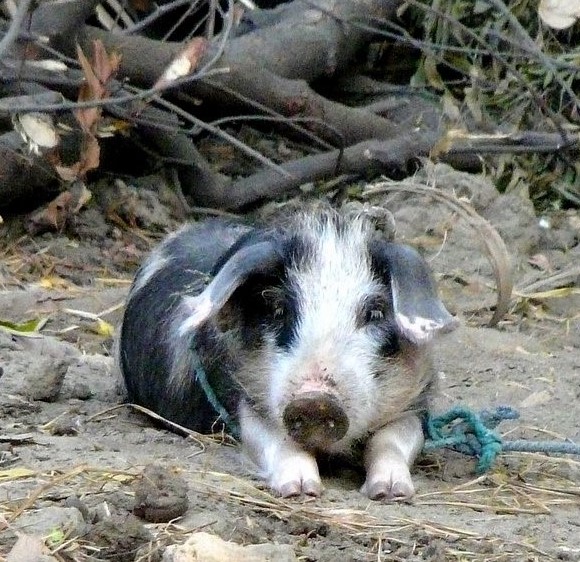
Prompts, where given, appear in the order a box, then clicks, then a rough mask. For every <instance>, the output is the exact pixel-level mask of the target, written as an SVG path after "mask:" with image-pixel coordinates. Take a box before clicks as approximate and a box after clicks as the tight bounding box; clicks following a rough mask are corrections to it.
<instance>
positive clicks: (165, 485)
mask: <svg viewBox="0 0 580 562" xmlns="http://www.w3.org/2000/svg"><path fill="white" fill-rule="evenodd" d="M188 505H189V501H188V499H187V484H186V483H185V480H183V478H181V477H180V476H179V475H177V474H175V473H171V472H170V471H169V470H168V469H166V468H163V467H161V466H156V465H150V466H148V467H146V468H145V470H144V471H143V474H142V475H141V478H140V479H138V480H137V482H136V484H135V507H134V508H133V513H134V514H135V515H137V516H139V517H142V518H143V519H145V520H146V521H150V522H151V523H165V522H167V521H171V520H172V519H175V518H176V517H180V516H181V515H183V514H184V513H185V512H186V511H187V508H188Z"/></svg>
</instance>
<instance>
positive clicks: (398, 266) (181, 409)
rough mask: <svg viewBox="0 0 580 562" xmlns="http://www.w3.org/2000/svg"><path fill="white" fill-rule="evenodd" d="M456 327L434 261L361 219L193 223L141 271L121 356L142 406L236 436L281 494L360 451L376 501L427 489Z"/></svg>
mask: <svg viewBox="0 0 580 562" xmlns="http://www.w3.org/2000/svg"><path fill="white" fill-rule="evenodd" d="M454 326H455V320H454V318H453V317H452V316H451V315H450V314H449V313H448V311H447V310H446V309H445V307H444V306H443V304H442V303H441V301H440V300H439V299H438V297H437V292H436V288H435V285H434V282H433V279H432V276H431V273H430V271H429V268H428V266H427V264H426V262H425V261H424V260H423V258H422V257H421V256H420V255H419V254H418V253H417V252H416V251H415V250H414V249H412V248H410V247H408V246H405V245H402V244H397V243H393V242H390V241H387V240H385V238H384V236H383V235H381V233H380V232H378V231H377V230H376V229H375V227H374V224H373V222H372V221H371V220H369V219H368V218H367V217H366V216H365V215H364V214H359V215H353V214H352V213H346V212H340V211H337V210H332V209H328V208H324V209H317V210H312V211H305V212H302V213H299V214H297V215H296V216H295V217H294V218H293V219H291V220H289V221H286V222H284V223H283V224H282V223H279V224H277V225H263V226H247V225H244V224H241V223H237V222H234V221H230V220H225V219H211V220H206V221H202V222H198V223H195V224H190V225H187V226H185V227H183V228H182V229H181V230H179V231H178V232H176V233H174V234H172V235H170V236H169V237H168V238H167V239H166V240H165V241H164V242H162V244H161V245H160V246H159V247H158V248H157V249H156V250H154V251H153V252H152V254H151V255H150V257H149V258H148V259H147V260H146V261H145V263H144V264H143V265H142V267H141V268H140V269H139V271H138V273H137V275H136V277H135V280H134V282H133V285H132V288H131V290H130V293H129V297H128V300H127V304H126V309H125V314H124V319H123V324H122V327H121V331H120V340H119V344H118V362H119V366H120V370H121V372H122V374H123V377H124V381H125V384H126V387H127V391H128V397H129V400H130V401H132V402H134V403H137V404H141V405H143V406H145V407H147V408H149V409H151V410H153V411H155V412H157V413H158V414H160V415H161V416H163V417H164V418H167V419H169V420H171V421H174V422H176V423H178V424H181V425H183V426H186V427H188V428H191V429H194V430H196V431H198V432H212V431H219V430H221V429H222V428H223V426H224V424H225V425H227V426H229V428H230V429H232V428H239V436H240V437H241V441H242V443H243V445H244V447H245V449H246V450H247V452H248V453H249V456H250V457H251V458H252V460H253V461H254V462H255V464H256V465H257V467H258V468H259V471H260V473H261V474H262V476H263V478H265V479H266V481H267V483H268V485H269V486H270V488H271V489H272V490H273V491H274V492H276V493H278V494H280V495H282V496H284V497H288V496H297V495H300V494H307V495H310V496H318V495H320V494H321V492H322V484H321V479H320V475H319V470H318V465H317V460H316V459H317V456H318V455H321V454H324V455H325V456H326V455H351V454H353V451H355V450H358V451H360V450H361V448H362V450H363V451H364V453H363V462H364V466H365V469H366V480H365V482H364V485H363V487H362V490H361V491H362V493H364V494H366V495H367V496H368V497H369V498H371V499H389V500H390V499H402V498H409V497H410V496H412V495H413V493H414V487H413V482H412V480H411V475H410V467H411V465H412V463H413V461H414V459H415V457H416V456H417V454H418V453H419V451H420V450H421V448H422V446H423V432H422V427H421V415H422V413H423V412H425V409H426V408H427V405H428V398H429V395H430V393H431V392H432V389H433V383H434V374H433V370H432V366H431V362H430V347H431V345H430V344H431V342H432V340H433V338H434V336H435V335H436V334H438V333H440V332H445V331H449V330H451V329H452V328H453V327H454Z"/></svg>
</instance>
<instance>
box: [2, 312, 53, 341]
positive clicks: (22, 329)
mask: <svg viewBox="0 0 580 562" xmlns="http://www.w3.org/2000/svg"><path fill="white" fill-rule="evenodd" d="M47 321H48V318H46V317H44V318H33V319H32V320H28V321H27V322H22V323H20V324H17V323H15V322H10V321H8V320H0V329H2V330H4V331H6V332H8V333H9V334H14V335H15V336H23V337H26V338H39V337H41V336H40V334H39V333H38V332H40V330H42V328H43V327H44V325H45V324H46V322H47Z"/></svg>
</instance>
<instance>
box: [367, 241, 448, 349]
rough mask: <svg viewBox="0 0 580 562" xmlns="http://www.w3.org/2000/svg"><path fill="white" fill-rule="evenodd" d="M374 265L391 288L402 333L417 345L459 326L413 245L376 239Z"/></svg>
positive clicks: (372, 249)
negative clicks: (442, 300)
mask: <svg viewBox="0 0 580 562" xmlns="http://www.w3.org/2000/svg"><path fill="white" fill-rule="evenodd" d="M370 253H371V258H372V261H373V268H374V269H375V271H376V272H377V273H378V274H379V275H380V276H381V277H382V278H383V279H384V280H385V282H387V284H388V286H389V287H390V290H391V298H392V304H393V312H394V316H395V322H396V325H397V328H398V330H399V331H400V332H401V334H402V335H403V336H404V337H406V338H408V339H409V340H410V341H412V342H413V343H415V344H421V343H424V342H426V341H428V340H430V339H431V338H432V337H433V336H434V335H435V334H437V333H439V332H449V331H451V330H453V329H455V328H456V327H457V325H458V321H457V319H456V318H454V317H453V316H451V314H449V312H448V311H447V309H446V308H445V306H444V305H443V303H442V302H441V300H440V299H439V297H438V296H437V287H436V286H435V281H434V280H433V276H432V275H431V271H430V269H429V266H428V265H427V262H426V261H425V260H424V259H423V258H422V257H421V255H420V254H419V253H418V252H417V251H416V250H415V249H413V248H411V247H409V246H405V245H402V244H394V243H389V242H384V241H375V242H373V243H372V244H371V247H370Z"/></svg>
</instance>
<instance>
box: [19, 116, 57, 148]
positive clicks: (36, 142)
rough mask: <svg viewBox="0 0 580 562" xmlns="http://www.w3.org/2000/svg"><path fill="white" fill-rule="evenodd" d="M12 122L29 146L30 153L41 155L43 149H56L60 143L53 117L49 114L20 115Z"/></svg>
mask: <svg viewBox="0 0 580 562" xmlns="http://www.w3.org/2000/svg"><path fill="white" fill-rule="evenodd" d="M12 122H13V124H14V129H16V131H18V132H19V133H20V136H21V137H22V138H23V140H24V142H26V143H27V144H28V149H29V151H30V152H33V153H34V154H40V153H41V152H42V149H50V148H54V147H55V146H57V145H58V143H59V142H60V138H59V135H58V133H57V130H56V127H55V126H54V123H53V121H52V117H51V116H50V115H48V114H47V113H39V112H30V113H19V114H16V115H15V116H14V118H13V120H12Z"/></svg>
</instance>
